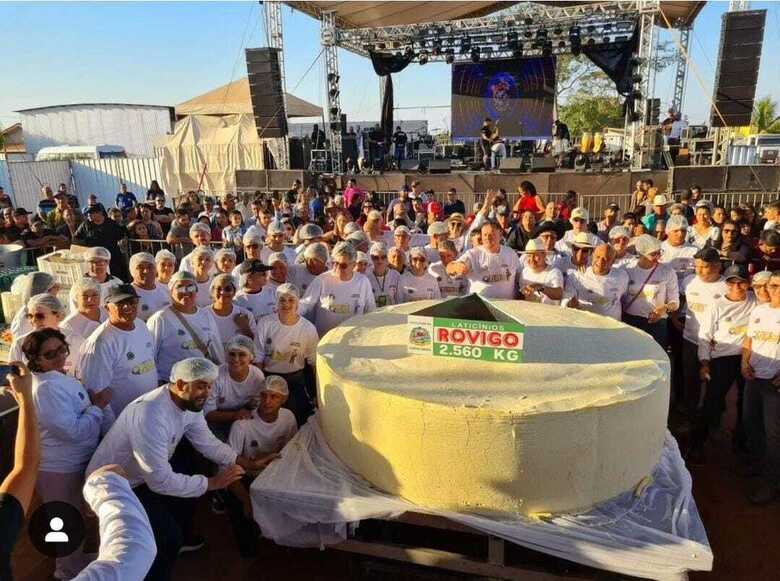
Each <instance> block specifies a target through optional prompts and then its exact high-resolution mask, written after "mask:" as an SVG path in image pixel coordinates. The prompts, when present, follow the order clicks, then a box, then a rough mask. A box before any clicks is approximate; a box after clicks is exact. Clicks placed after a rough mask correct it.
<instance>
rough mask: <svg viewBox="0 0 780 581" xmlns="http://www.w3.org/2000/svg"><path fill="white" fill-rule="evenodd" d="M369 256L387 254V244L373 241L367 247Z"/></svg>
mask: <svg viewBox="0 0 780 581" xmlns="http://www.w3.org/2000/svg"><path fill="white" fill-rule="evenodd" d="M368 253H369V254H370V255H371V256H387V246H386V245H385V243H384V242H374V243H373V244H372V245H371V248H369V249H368Z"/></svg>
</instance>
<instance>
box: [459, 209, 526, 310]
mask: <svg viewBox="0 0 780 581" xmlns="http://www.w3.org/2000/svg"><path fill="white" fill-rule="evenodd" d="M480 234H481V235H482V244H481V245H480V246H476V247H474V248H471V249H469V250H467V251H466V252H464V253H463V255H461V257H460V258H458V259H457V260H453V261H452V262H450V263H449V264H448V265H447V274H449V275H450V276H463V277H466V278H468V281H469V293H477V294H479V295H482V296H483V297H486V298H497V299H513V298H515V294H516V281H517V272H518V269H519V267H520V259H519V258H518V256H517V253H516V252H515V251H514V250H512V249H511V248H508V247H506V246H501V238H502V236H503V232H502V230H501V226H500V225H499V224H498V223H497V222H493V221H488V222H486V223H485V224H483V225H482V228H481V230H480Z"/></svg>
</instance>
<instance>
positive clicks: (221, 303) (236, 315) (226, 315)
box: [209, 274, 257, 345]
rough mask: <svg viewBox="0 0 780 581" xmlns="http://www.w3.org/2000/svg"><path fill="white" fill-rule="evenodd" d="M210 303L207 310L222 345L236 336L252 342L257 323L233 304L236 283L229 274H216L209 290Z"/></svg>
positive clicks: (250, 314)
mask: <svg viewBox="0 0 780 581" xmlns="http://www.w3.org/2000/svg"><path fill="white" fill-rule="evenodd" d="M209 290H210V294H211V299H212V303H211V306H210V307H209V309H210V310H211V316H212V317H214V321H215V322H216V324H217V331H218V332H219V338H220V340H221V341H222V344H223V345H227V342H228V341H229V340H230V339H232V338H233V337H235V336H236V335H244V336H245V337H248V338H249V339H251V340H254V338H255V333H256V329H257V323H256V322H255V318H254V317H253V316H252V313H250V312H249V311H248V310H247V309H245V308H244V307H242V306H239V305H237V304H235V303H234V302H233V298H234V297H235V296H236V283H235V279H234V278H233V275H231V274H218V275H217V276H215V277H214V280H212V281H211V287H210V288H209Z"/></svg>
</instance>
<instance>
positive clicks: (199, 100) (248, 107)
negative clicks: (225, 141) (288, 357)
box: [176, 77, 322, 118]
mask: <svg viewBox="0 0 780 581" xmlns="http://www.w3.org/2000/svg"><path fill="white" fill-rule="evenodd" d="M242 113H248V114H251V113H252V100H251V98H250V96H249V79H247V78H246V77H243V78H241V79H238V80H237V81H233V82H232V83H228V84H227V85H223V86H221V87H218V88H216V89H213V90H211V91H209V92H208V93H203V94H202V95H198V96H197V97H193V98H192V99H190V100H189V101H185V102H184V103H179V104H178V105H176V115H177V116H182V115H240V114H242ZM320 116H322V108H321V107H318V106H317V105H314V104H312V103H309V102H308V101H304V100H303V99H299V98H298V97H296V96H295V95H291V94H290V93H287V117H288V118H290V117H320Z"/></svg>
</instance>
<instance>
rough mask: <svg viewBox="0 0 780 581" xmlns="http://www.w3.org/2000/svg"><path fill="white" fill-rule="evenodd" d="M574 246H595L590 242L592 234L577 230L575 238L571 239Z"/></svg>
mask: <svg viewBox="0 0 780 581" xmlns="http://www.w3.org/2000/svg"><path fill="white" fill-rule="evenodd" d="M571 245H572V246H579V247H580V248H595V246H593V244H591V243H590V236H589V235H588V233H587V232H577V233H576V234H575V235H574V240H572V241H571Z"/></svg>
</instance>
